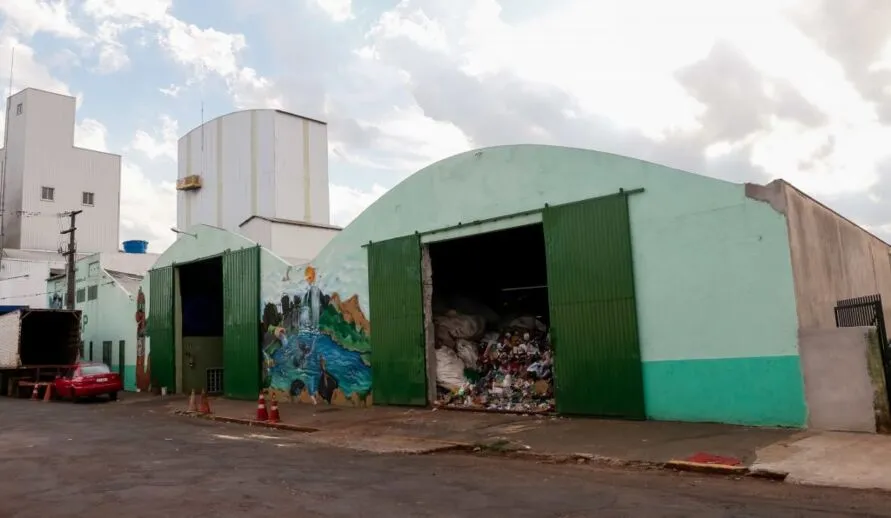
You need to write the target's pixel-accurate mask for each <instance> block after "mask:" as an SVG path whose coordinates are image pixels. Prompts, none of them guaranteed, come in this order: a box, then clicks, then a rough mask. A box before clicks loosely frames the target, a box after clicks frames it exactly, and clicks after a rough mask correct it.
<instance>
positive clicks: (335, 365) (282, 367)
mask: <svg viewBox="0 0 891 518" xmlns="http://www.w3.org/2000/svg"><path fill="white" fill-rule="evenodd" d="M304 274H305V277H306V283H305V284H304V283H301V284H303V286H300V287H299V288H297V289H295V290H294V292H292V293H286V294H284V295H282V296H281V299H280V300H279V301H275V302H274V301H269V300H267V301H266V303H265V305H264V307H263V312H262V329H263V330H264V331H265V332H264V336H263V359H264V369H263V371H264V384H265V386H266V388H268V389H271V390H273V391H275V392H277V393H279V394H281V395H283V396H285V395H286V396H288V397H290V399H292V400H294V399H296V400H299V401H301V402H304V403H322V402H326V403H329V404H339V405H368V404H371V344H370V340H369V333H370V324H369V321H368V318H367V317H366V316H365V314H364V313H363V312H362V310H361V308H360V305H359V298H358V296H356V295H353V296H351V297H349V298H346V299H342V298H341V296H340V295H339V294H338V293H336V292H335V293H331V294H327V293H323V292H322V291H321V290H320V289H319V287H318V286H317V284H316V283H315V279H316V277H315V271H314V269H312V267H307V268H306V271H305V272H304ZM301 288H302V289H301ZM276 302H278V303H276Z"/></svg>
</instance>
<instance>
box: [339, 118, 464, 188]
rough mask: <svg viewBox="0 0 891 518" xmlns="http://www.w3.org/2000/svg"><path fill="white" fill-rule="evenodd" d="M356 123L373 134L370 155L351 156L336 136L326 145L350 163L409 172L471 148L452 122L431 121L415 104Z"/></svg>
mask: <svg viewBox="0 0 891 518" xmlns="http://www.w3.org/2000/svg"><path fill="white" fill-rule="evenodd" d="M357 123H358V124H359V126H360V128H363V129H365V130H370V131H373V132H374V133H375V135H376V137H375V138H374V142H373V145H372V149H373V153H372V154H373V156H371V155H369V154H362V155H353V154H351V153H349V152H348V151H347V146H346V145H344V144H343V143H342V142H338V141H337V140H336V138H332V139H331V141H330V145H329V147H330V148H331V152H332V153H333V154H334V156H335V157H336V158H338V159H342V160H344V161H346V162H349V163H352V164H353V165H359V166H363V167H371V168H374V169H388V170H393V171H397V172H399V173H402V174H408V173H412V172H414V171H417V170H418V169H420V168H422V167H424V166H427V165H429V164H431V163H432V162H436V161H437V160H441V159H443V158H446V157H449V156H451V155H454V154H457V153H461V152H463V151H467V150H468V149H470V148H471V147H472V145H471V142H470V140H469V139H468V138H467V136H466V135H465V134H464V133H463V132H462V131H461V130H460V129H458V127H456V126H455V125H454V124H452V123H450V122H440V121H436V120H433V119H431V118H430V117H427V116H426V115H424V113H423V112H422V111H421V110H420V109H419V108H418V107H416V106H415V107H411V108H407V109H402V108H394V109H393V110H391V111H389V112H387V113H386V114H385V115H384V116H382V117H380V118H379V119H376V120H373V121H361V120H360V121H357Z"/></svg>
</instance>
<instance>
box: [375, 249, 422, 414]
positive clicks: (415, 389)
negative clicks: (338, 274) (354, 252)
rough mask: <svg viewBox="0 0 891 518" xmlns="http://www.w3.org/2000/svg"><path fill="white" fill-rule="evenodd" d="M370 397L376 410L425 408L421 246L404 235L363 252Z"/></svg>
mask: <svg viewBox="0 0 891 518" xmlns="http://www.w3.org/2000/svg"><path fill="white" fill-rule="evenodd" d="M368 297H369V302H370V306H371V315H372V317H373V325H372V326H371V351H372V358H371V375H372V382H373V386H372V396H373V398H374V404H376V405H378V404H380V405H409V406H423V405H426V404H427V360H426V355H425V341H424V305H423V299H422V296H421V240H420V238H419V237H418V236H417V235H410V236H405V237H400V238H396V239H390V240H387V241H381V242H379V243H372V244H370V245H369V246H368Z"/></svg>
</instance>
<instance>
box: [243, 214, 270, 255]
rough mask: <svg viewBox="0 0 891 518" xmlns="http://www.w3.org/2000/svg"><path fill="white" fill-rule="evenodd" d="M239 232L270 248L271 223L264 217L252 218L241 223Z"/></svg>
mask: <svg viewBox="0 0 891 518" xmlns="http://www.w3.org/2000/svg"><path fill="white" fill-rule="evenodd" d="M239 233H240V234H241V235H243V236H244V237H246V238H248V239H250V240H251V241H255V242H256V243H257V244H259V245H260V246H263V247H264V248H269V249H270V250H271V249H272V224H271V223H270V222H269V221H266V220H265V219H260V218H253V219H251V220H249V221H248V222H247V223H245V224H244V225H242V227H241V232H239Z"/></svg>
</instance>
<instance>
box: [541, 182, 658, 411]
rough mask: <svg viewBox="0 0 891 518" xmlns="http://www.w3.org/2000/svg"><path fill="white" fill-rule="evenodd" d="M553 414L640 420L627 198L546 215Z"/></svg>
mask: <svg viewBox="0 0 891 518" xmlns="http://www.w3.org/2000/svg"><path fill="white" fill-rule="evenodd" d="M543 223H544V232H545V246H546V253H547V265H548V298H549V300H550V313H551V333H552V334H551V337H552V339H553V342H554V349H555V352H554V354H555V356H554V376H555V383H556V391H555V397H556V399H557V411H558V412H560V413H563V414H578V415H596V416H612V417H623V418H631V419H643V418H644V417H645V412H644V397H643V374H642V369H641V362H640V344H639V340H638V331H637V308H636V305H635V299H634V272H633V267H632V256H631V228H630V223H629V219H628V197H627V195H625V194H618V195H614V196H607V197H604V198H597V199H592V200H587V201H584V202H579V203H572V204H568V205H561V206H556V207H548V208H546V209H545V211H544V214H543Z"/></svg>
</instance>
